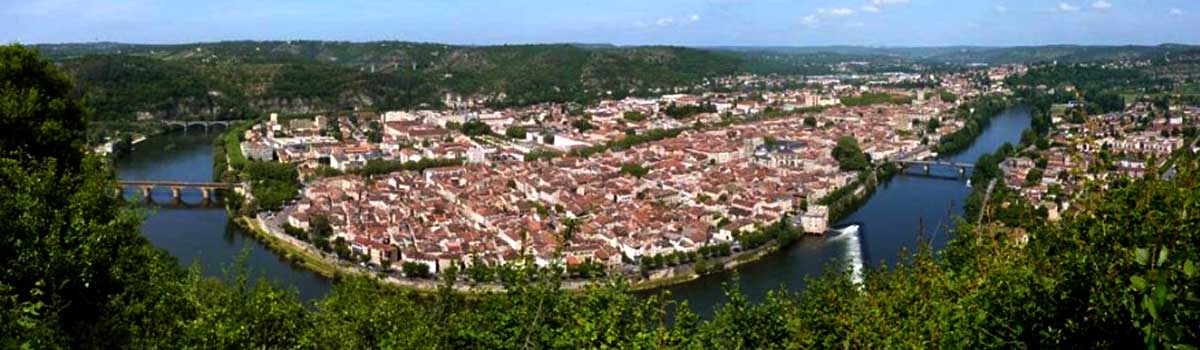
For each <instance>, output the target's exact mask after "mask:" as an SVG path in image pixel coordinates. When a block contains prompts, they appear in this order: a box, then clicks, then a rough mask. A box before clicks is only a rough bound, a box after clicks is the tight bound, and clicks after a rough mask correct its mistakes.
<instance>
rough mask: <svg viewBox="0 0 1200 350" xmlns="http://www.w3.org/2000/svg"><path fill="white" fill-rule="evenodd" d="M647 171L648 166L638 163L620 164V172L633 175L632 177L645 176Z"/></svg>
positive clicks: (648, 171)
mask: <svg viewBox="0 0 1200 350" xmlns="http://www.w3.org/2000/svg"><path fill="white" fill-rule="evenodd" d="M649 173H650V168H647V167H645V166H643V165H641V164H639V163H625V164H621V174H625V175H629V176H633V177H636V178H639V179H640V178H643V177H645V176H646V174H649Z"/></svg>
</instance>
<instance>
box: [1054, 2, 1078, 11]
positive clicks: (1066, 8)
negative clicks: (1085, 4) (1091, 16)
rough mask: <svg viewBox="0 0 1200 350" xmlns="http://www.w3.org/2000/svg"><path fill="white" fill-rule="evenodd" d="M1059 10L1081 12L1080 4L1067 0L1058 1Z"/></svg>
mask: <svg viewBox="0 0 1200 350" xmlns="http://www.w3.org/2000/svg"><path fill="white" fill-rule="evenodd" d="M1058 10H1059V11H1062V12H1079V6H1075V5H1071V4H1068V3H1065V2H1060V3H1058Z"/></svg>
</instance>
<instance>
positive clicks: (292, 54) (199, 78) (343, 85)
mask: <svg viewBox="0 0 1200 350" xmlns="http://www.w3.org/2000/svg"><path fill="white" fill-rule="evenodd" d="M38 48H39V49H40V50H41V51H42V54H43V55H44V56H45V57H48V58H50V59H52V60H54V61H55V62H57V64H59V65H60V66H61V67H63V68H64V69H65V70H66V71H67V72H69V73H70V74H71V75H72V76H73V77H74V78H75V80H76V82H77V84H76V85H77V86H78V88H79V92H78V93H79V94H80V95H83V96H85V97H86V98H87V99H88V100H89V101H90V103H91V104H92V105H93V106H96V109H97V115H98V116H99V118H100V119H101V120H129V119H133V118H134V116H135V115H136V112H149V113H151V114H153V115H155V116H157V117H159V118H183V117H195V116H200V117H225V118H228V117H240V116H245V115H248V114H254V113H263V112H270V111H282V112H286V113H313V112H322V111H330V110H341V109H350V108H372V109H379V110H386V109H397V108H416V107H422V106H425V107H437V106H438V105H439V104H440V103H441V101H442V100H443V98H444V97H445V95H446V94H447V93H453V94H461V95H474V96H487V97H490V98H491V100H492V103H494V104H497V105H509V104H515V105H523V104H532V103H539V102H548V101H581V102H586V101H592V100H595V99H598V98H604V97H613V98H619V97H622V96H626V95H656V94H661V93H665V92H670V91H675V89H677V88H681V87H682V88H687V87H689V86H695V85H698V84H700V83H702V82H703V80H704V78H708V77H716V76H725V75H730V74H741V73H757V74H808V75H815V74H829V73H834V72H851V73H853V72H873V71H910V70H914V69H916V66H915V65H914V64H915V63H924V64H966V63H977V62H978V63H991V64H996V63H1018V62H1022V63H1023V62H1040V61H1051V60H1059V61H1065V62H1078V61H1095V60H1112V59H1148V58H1162V57H1168V56H1170V55H1182V54H1188V53H1190V54H1192V55H1195V53H1196V52H1198V51H1200V50H1198V49H1197V47H1195V46H1185V45H1160V46H1119V47H1117V46H1066V45H1063V46H1038V47H1012V48H989V47H967V46H961V47H935V48H903V47H885V48H877V47H856V46H826V47H709V48H687V47H671V46H638V47H623V46H613V45H606V44H539V45H499V46H462V45H446V44H437V43H414V42H396V41H388V42H330V41H231V42H216V43H196V44H177V45H142V44H122V43H108V42H101V43H87V44H48V45H38ZM843 62H868V63H870V64H869V65H852V66H842V67H838V68H836V70H835V68H834V65H836V64H838V63H843Z"/></svg>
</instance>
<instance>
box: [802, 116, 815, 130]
mask: <svg viewBox="0 0 1200 350" xmlns="http://www.w3.org/2000/svg"><path fill="white" fill-rule="evenodd" d="M804 126H807V127H810V128H815V127H817V118H816V117H813V116H811V115H810V116H807V117H804Z"/></svg>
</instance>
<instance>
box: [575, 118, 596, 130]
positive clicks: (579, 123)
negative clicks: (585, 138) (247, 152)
mask: <svg viewBox="0 0 1200 350" xmlns="http://www.w3.org/2000/svg"><path fill="white" fill-rule="evenodd" d="M571 127H572V128H575V130H578V131H579V132H585V131H588V130H592V129H595V128H596V126H595V125H592V123H591V122H588V121H587V119H583V118H579V119H575V121H573V122H571Z"/></svg>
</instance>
